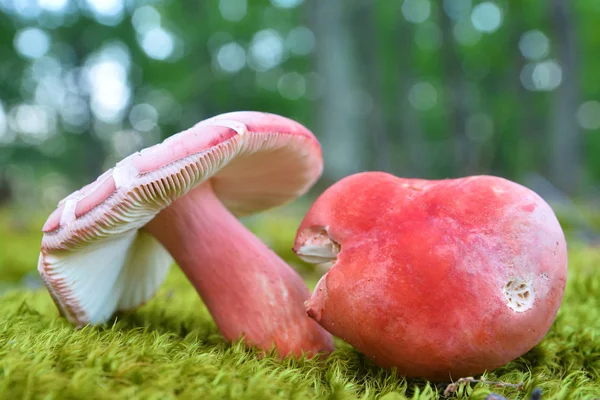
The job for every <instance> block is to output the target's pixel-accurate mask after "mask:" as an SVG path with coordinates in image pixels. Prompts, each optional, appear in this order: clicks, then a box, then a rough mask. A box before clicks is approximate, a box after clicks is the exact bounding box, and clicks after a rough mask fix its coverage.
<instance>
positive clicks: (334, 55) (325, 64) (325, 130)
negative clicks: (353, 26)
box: [310, 0, 366, 181]
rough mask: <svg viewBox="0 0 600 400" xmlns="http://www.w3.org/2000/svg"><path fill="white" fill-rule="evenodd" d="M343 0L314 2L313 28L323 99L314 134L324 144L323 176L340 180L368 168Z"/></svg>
mask: <svg viewBox="0 0 600 400" xmlns="http://www.w3.org/2000/svg"><path fill="white" fill-rule="evenodd" d="M345 9H346V7H345V2H342V0H328V1H316V2H314V3H312V7H311V11H312V12H311V15H310V25H311V28H312V30H313V32H314V33H315V37H316V41H317V44H316V46H315V53H314V56H315V59H314V61H315V65H316V70H317V73H318V75H319V76H320V78H321V83H322V85H321V86H322V87H321V88H320V89H321V91H322V96H321V98H320V99H319V101H318V102H317V106H316V113H317V115H316V129H315V132H316V134H317V136H318V137H319V139H320V140H321V143H322V145H323V156H324V157H325V160H326V163H325V171H324V176H325V178H326V179H327V180H331V181H333V180H337V179H339V178H341V177H343V176H345V175H348V174H351V173H354V172H358V171H361V170H363V169H365V166H366V165H365V154H364V151H363V149H364V147H365V146H364V143H365V141H364V137H363V136H362V135H361V133H362V132H363V131H364V129H363V127H362V126H361V124H362V122H363V121H362V120H363V118H362V117H361V115H360V113H357V109H356V108H357V106H356V101H357V95H358V94H359V90H360V87H359V86H358V85H357V83H356V81H357V79H356V78H357V72H356V71H355V68H356V65H357V63H356V61H355V59H354V54H353V51H352V43H351V37H350V35H349V32H348V30H347V28H346V23H345V21H346V19H345V18H344V17H345V16H344V15H343V14H344V13H343V11H344V10H345Z"/></svg>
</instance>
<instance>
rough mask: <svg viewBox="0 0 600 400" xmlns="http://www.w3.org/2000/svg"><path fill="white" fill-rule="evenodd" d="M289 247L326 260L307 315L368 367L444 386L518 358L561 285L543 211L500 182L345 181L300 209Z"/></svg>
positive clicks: (555, 237)
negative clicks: (391, 369)
mask: <svg viewBox="0 0 600 400" xmlns="http://www.w3.org/2000/svg"><path fill="white" fill-rule="evenodd" d="M294 251H295V252H296V254H297V255H298V256H300V257H301V258H302V259H304V260H306V261H308V262H313V263H326V262H328V263H330V264H331V265H332V267H331V268H330V269H329V270H328V272H327V273H326V274H325V275H324V276H323V277H322V278H321V280H320V281H319V283H318V284H317V287H316V288H315V291H314V293H313V295H312V297H311V299H310V300H309V301H308V302H307V304H306V308H307V312H308V314H309V315H310V316H311V317H312V318H314V319H315V320H316V321H318V322H319V323H320V324H321V325H322V326H323V327H325V328H326V329H327V330H328V331H329V332H331V333H332V334H334V335H336V336H338V337H340V338H342V339H344V340H345V341H347V342H348V343H350V344H352V345H353V346H354V347H356V348H357V349H358V350H359V351H361V352H363V353H364V354H366V355H367V356H369V357H370V358H372V360H373V361H374V362H375V363H377V364H378V365H380V366H383V367H396V368H397V369H398V371H399V372H401V373H402V374H404V375H406V376H410V377H425V378H429V379H433V380H446V381H448V380H452V379H458V378H460V377H464V376H470V375H474V374H479V373H483V372H485V371H490V370H492V369H495V368H497V367H500V366H502V365H504V364H506V363H508V362H509V361H511V360H514V359H515V358H517V357H519V356H521V355H522V354H524V353H526V352H527V351H529V350H530V349H531V348H533V347H534V346H535V345H536V344H537V343H539V342H540V340H542V338H543V337H544V335H545V334H546V333H547V332H548V330H549V329H550V327H551V325H552V323H553V321H554V319H555V317H556V314H557V312H558V309H559V307H560V304H561V301H562V296H563V293H564V289H565V282H566V279H567V246H566V241H565V237H564V235H563V232H562V229H561V227H560V224H559V222H558V220H557V219H556V216H555V215H554V213H553V211H552V209H551V208H550V206H549V205H548V204H547V203H546V202H545V201H544V200H543V199H542V198H541V197H539V196H538V195H537V194H536V193H534V192H533V191H531V190H529V189H527V188H525V187H523V186H521V185H519V184H517V183H514V182H511V181H508V180H506V179H502V178H498V177H492V176H473V177H466V178H461V179H448V180H439V181H427V180H420V179H403V178H397V177H395V176H393V175H390V174H386V173H380V172H366V173H360V174H355V175H352V176H349V177H347V178H344V179H342V180H340V181H339V182H337V183H335V184H334V185H332V186H331V187H330V188H329V189H327V190H326V191H325V192H324V193H323V194H322V195H321V196H320V197H319V198H318V199H317V200H316V201H315V203H314V204H313V205H312V207H311V208H310V210H309V211H308V213H307V214H306V216H305V218H304V220H303V221H302V223H301V225H300V227H299V229H298V234H297V236H296V240H295V245H294Z"/></svg>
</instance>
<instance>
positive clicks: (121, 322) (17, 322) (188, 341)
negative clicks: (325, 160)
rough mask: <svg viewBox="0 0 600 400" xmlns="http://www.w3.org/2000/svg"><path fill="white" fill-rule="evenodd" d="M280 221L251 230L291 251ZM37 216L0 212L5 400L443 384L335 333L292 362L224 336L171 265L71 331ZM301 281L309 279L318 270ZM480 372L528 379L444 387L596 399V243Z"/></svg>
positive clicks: (390, 395) (402, 392)
mask: <svg viewBox="0 0 600 400" xmlns="http://www.w3.org/2000/svg"><path fill="white" fill-rule="evenodd" d="M277 221H278V222H276V223H264V221H263V220H256V221H252V224H254V225H253V229H254V230H255V231H258V232H259V235H260V236H262V237H263V238H264V239H265V240H267V241H268V242H269V243H270V244H271V245H272V246H273V247H274V248H276V250H277V251H278V252H280V254H283V256H284V258H287V257H288V255H289V253H288V252H289V250H288V249H287V248H288V247H289V246H288V244H287V243H285V244H284V243H282V242H281V240H280V239H279V238H280V237H282V236H283V237H287V238H289V237H291V236H290V235H293V229H294V225H293V224H287V225H286V223H285V221H286V220H285V218H283V219H281V218H280V219H278V220H277ZM281 221H283V222H281ZM288 225H289V226H288ZM39 226H40V225H38V223H37V222H35V223H31V222H23V221H15V220H14V219H12V218H9V217H7V214H6V213H5V214H2V213H0V399H3V398H6V399H38V398H40V399H59V398H60V399H82V398H85V399H137V398H140V399H174V398H182V399H187V398H190V399H205V398H206V399H210V398H218V399H221V398H223V399H227V398H233V399H313V398H325V399H385V400H395V399H405V398H415V399H416V398H426V399H428V398H438V397H441V396H442V395H443V391H444V389H445V386H446V385H441V384H434V383H431V382H427V381H423V380H405V379H403V378H402V377H401V376H398V375H396V374H395V373H394V372H393V371H388V370H383V369H380V368H378V367H376V366H375V365H373V364H372V363H371V362H370V361H369V360H368V359H366V358H365V357H364V356H362V355H361V354H359V353H358V352H356V351H355V350H353V349H352V348H351V347H350V346H348V345H346V344H344V343H342V342H338V343H337V345H338V350H336V352H335V353H334V354H333V355H332V356H330V357H329V358H328V359H325V360H299V361H294V360H283V361H279V360H277V359H276V358H273V357H258V355H257V354H256V353H254V352H253V351H252V350H249V349H245V348H244V347H243V346H241V345H240V344H239V343H237V344H226V343H224V342H223V341H222V339H221V337H220V336H219V334H218V332H217V330H216V328H215V326H214V324H213V322H212V320H211V318H210V316H209V314H208V313H207V311H206V309H205V308H204V306H203V305H202V302H201V301H200V299H199V298H198V297H197V295H196V293H195V292H194V290H193V288H192V287H191V285H190V284H189V283H187V281H186V280H185V278H184V276H183V275H182V274H181V273H180V272H179V271H178V270H176V269H173V271H172V273H171V274H170V276H169V278H168V281H167V282H166V283H165V285H163V287H162V288H161V290H160V292H159V293H158V294H157V296H156V297H155V298H154V299H153V300H152V301H151V302H149V303H148V304H147V305H145V306H144V307H143V308H141V309H140V310H138V311H137V312H135V313H131V314H128V315H121V316H118V317H117V318H116V319H115V320H114V321H113V322H112V323H110V324H108V325H107V326H103V327H95V328H84V329H81V330H76V329H73V327H72V326H70V325H69V324H68V323H67V322H66V321H64V320H63V319H61V318H59V317H58V315H57V312H56V309H55V307H54V305H53V303H52V301H51V299H50V297H49V296H48V294H47V293H46V291H45V290H44V289H43V288H41V287H40V286H39V281H38V280H37V274H36V273H35V264H36V259H37V249H38V247H39V240H40V235H39V233H38V232H37V230H38V229H39ZM282 232H283V233H284V234H282ZM280 246H281V247H280ZM299 269H300V270H302V271H304V272H307V271H308V270H307V269H306V267H300V266H299ZM307 279H308V280H309V282H313V283H314V279H315V276H314V275H309V276H308V277H307ZM476 317H477V316H474V318H476ZM484 378H485V379H487V380H491V381H505V382H511V383H518V382H521V381H522V382H524V386H523V388H522V389H521V390H517V389H514V388H509V387H508V388H496V387H493V386H490V385H487V384H481V383H480V384H468V385H461V386H459V388H458V390H457V391H456V392H455V393H453V394H452V395H451V397H453V398H474V399H484V398H485V397H486V396H487V395H488V394H489V393H490V392H492V391H493V392H495V393H500V394H502V395H503V396H506V397H507V398H510V399H520V398H529V397H530V394H531V392H532V390H533V389H535V388H541V389H542V391H543V396H542V398H543V399H594V398H600V251H599V250H596V249H593V248H589V247H583V246H577V245H572V246H571V250H570V276H569V281H568V287H567V291H566V294H565V298H564V303H563V306H562V308H561V310H560V312H559V315H558V317H557V320H556V322H555V324H554V326H553V327H552V329H551V331H550V332H549V333H548V335H547V336H546V338H545V339H544V340H543V341H542V342H541V343H540V344H539V345H538V346H536V347H535V348H534V349H533V350H531V351H530V352H529V353H527V354H526V355H525V356H523V357H521V358H519V359H517V360H515V361H513V362H511V363H510V364H508V365H506V366H504V367H502V368H500V369H498V370H495V371H493V372H491V373H488V374H486V375H485V376H484Z"/></svg>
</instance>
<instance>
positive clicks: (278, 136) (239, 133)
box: [38, 111, 323, 326]
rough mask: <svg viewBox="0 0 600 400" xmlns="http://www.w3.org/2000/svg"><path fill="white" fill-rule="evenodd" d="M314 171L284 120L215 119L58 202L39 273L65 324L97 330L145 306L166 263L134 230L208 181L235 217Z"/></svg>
mask: <svg viewBox="0 0 600 400" xmlns="http://www.w3.org/2000/svg"><path fill="white" fill-rule="evenodd" d="M322 169H323V161H322V155H321V147H320V145H319V142H318V141H317V139H316V138H315V137H314V135H313V134H312V133H311V132H310V131H309V130H308V129H306V128H305V127H304V126H302V125H301V124H299V123H297V122H295V121H292V120H290V119H288V118H285V117H282V116H279V115H274V114H268V113H262V112H253V111H240V112H232V113H227V114H221V115H218V116H215V117H213V118H210V119H207V120H204V121H202V122H199V123H198V124H196V125H195V126H194V127H192V128H190V129H188V130H185V131H183V132H180V133H178V134H175V135H173V136H171V137H169V138H167V139H166V140H164V141H163V142H162V143H160V144H157V145H154V146H151V147H149V148H146V149H144V150H142V151H140V152H137V153H134V154H132V155H130V156H128V157H126V158H125V159H123V160H122V161H120V162H118V163H117V164H116V166H115V167H114V168H111V169H109V170H108V171H106V172H105V173H103V174H102V175H101V176H100V177H99V178H98V179H97V180H96V181H95V182H93V183H91V184H89V185H87V186H84V187H83V188H81V189H80V190H78V191H75V192H74V193H72V194H70V195H69V196H67V197H66V198H65V199H63V200H62V201H60V202H59V203H58V207H57V209H56V210H55V211H54V212H53V213H52V214H51V215H50V216H49V217H48V220H47V221H46V223H45V225H44V227H43V229H42V230H43V233H44V235H43V238H42V245H41V251H40V256H39V261H38V271H39V273H40V275H41V277H42V279H43V281H44V283H45V285H46V287H47V288H48V291H49V292H50V294H51V296H52V298H53V300H54V302H55V303H56V305H57V306H58V308H59V309H60V311H61V313H62V314H63V315H64V316H65V317H66V318H67V319H68V320H69V321H71V322H72V323H74V324H77V325H80V326H81V325H86V324H88V323H92V324H95V323H102V322H105V321H106V320H107V319H108V318H110V317H111V316H112V314H113V313H114V312H115V311H118V310H127V309H132V308H136V307H138V306H139V305H141V304H143V303H144V302H146V301H147V300H149V299H150V298H151V297H152V296H153V295H154V293H155V292H156V290H157V289H158V287H159V286H160V284H161V283H162V281H163V280H164V278H165V276H166V274H167V272H168V269H169V267H170V265H171V264H172V258H171V256H170V254H169V253H168V252H167V251H166V250H165V249H164V248H163V246H162V245H161V244H160V243H159V242H158V241H157V240H156V239H155V238H154V237H153V236H151V235H150V234H148V233H147V232H145V231H143V230H140V228H142V227H143V226H145V225H146V224H147V223H148V222H149V221H150V220H152V219H153V218H154V217H155V216H156V215H157V214H158V213H159V212H160V211H161V210H163V209H164V208H166V207H168V206H169V205H170V204H171V203H172V202H173V201H175V200H176V199H177V198H179V197H180V196H183V195H185V194H186V193H187V192H188V191H190V190H191V189H193V188H194V187H196V186H198V185H200V184H201V183H203V182H205V181H207V180H209V179H210V180H211V185H212V187H213V191H214V192H215V194H216V196H217V197H218V198H219V199H220V200H221V201H222V202H223V204H224V205H225V206H226V207H227V208H228V209H229V210H230V211H231V212H232V213H233V214H235V215H237V216H242V215H247V214H251V213H255V212H259V211H263V210H266V209H269V208H272V207H274V206H277V205H281V204H284V203H286V202H289V201H291V200H293V199H295V198H296V197H298V196H300V195H302V194H304V193H305V192H306V191H308V189H309V188H310V187H311V186H312V185H313V184H314V183H315V181H316V180H317V179H318V178H319V177H320V175H321V173H322Z"/></svg>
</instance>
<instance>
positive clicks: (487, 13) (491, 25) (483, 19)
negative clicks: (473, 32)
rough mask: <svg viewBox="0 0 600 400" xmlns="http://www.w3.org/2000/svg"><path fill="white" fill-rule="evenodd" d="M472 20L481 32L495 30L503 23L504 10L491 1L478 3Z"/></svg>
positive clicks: (472, 14)
mask: <svg viewBox="0 0 600 400" xmlns="http://www.w3.org/2000/svg"><path fill="white" fill-rule="evenodd" d="M471 22H472V23H473V26H474V27H475V29H477V30H478V31H479V32H483V33H492V32H495V31H496V30H497V29H498V28H500V25H502V10H500V7H498V5H496V3H493V2H490V1H486V2H483V3H480V4H477V5H476V6H475V7H473V11H472V13H471Z"/></svg>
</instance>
